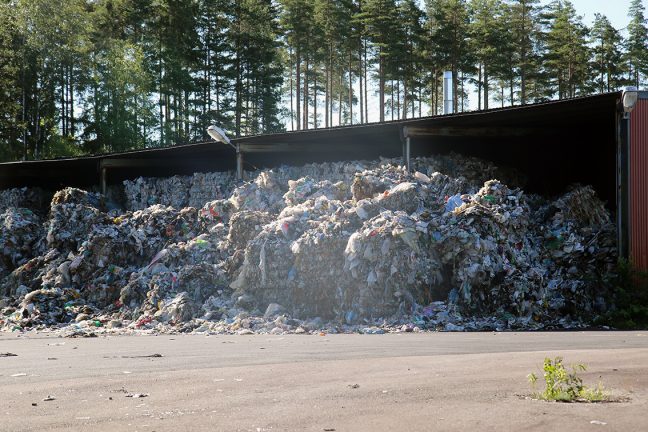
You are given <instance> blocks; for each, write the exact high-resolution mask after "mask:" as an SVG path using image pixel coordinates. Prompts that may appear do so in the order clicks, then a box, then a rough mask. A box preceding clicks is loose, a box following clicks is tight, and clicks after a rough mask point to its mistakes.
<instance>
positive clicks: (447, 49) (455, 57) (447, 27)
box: [426, 0, 474, 110]
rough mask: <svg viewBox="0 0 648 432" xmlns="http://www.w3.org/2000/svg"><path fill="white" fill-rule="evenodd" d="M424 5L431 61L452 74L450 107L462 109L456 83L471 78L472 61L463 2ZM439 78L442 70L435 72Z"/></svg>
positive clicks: (432, 0) (430, 0)
mask: <svg viewBox="0 0 648 432" xmlns="http://www.w3.org/2000/svg"><path fill="white" fill-rule="evenodd" d="M426 6H427V9H428V16H429V17H430V26H431V35H430V37H431V43H430V45H431V51H432V53H433V54H432V55H433V57H434V62H435V63H436V64H437V65H438V66H439V67H440V68H442V69H447V70H450V71H452V91H453V95H454V106H455V107H457V110H462V109H463V106H464V103H461V104H459V101H460V100H462V102H465V100H464V93H465V92H464V91H462V92H461V94H460V92H459V90H460V83H461V84H462V86H463V82H464V79H463V78H465V76H466V75H472V73H473V70H474V66H473V65H474V61H473V58H472V55H471V54H472V53H471V51H470V46H469V38H468V37H467V36H468V34H469V24H470V15H469V13H468V7H467V3H466V1H465V0H427V1H426ZM437 73H438V74H439V75H440V74H441V73H442V70H439V71H438V72H437Z"/></svg>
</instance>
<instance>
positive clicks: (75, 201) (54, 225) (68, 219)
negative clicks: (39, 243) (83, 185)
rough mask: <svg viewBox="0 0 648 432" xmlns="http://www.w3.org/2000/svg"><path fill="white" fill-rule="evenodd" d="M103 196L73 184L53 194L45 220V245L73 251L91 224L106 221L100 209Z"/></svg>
mask: <svg viewBox="0 0 648 432" xmlns="http://www.w3.org/2000/svg"><path fill="white" fill-rule="evenodd" d="M101 208H103V198H102V197H101V196H100V195H99V194H93V193H90V192H86V191H83V190H81V189H76V188H65V189H63V190H60V191H58V192H57V193H56V194H54V197H53V198H52V204H51V206H50V213H49V220H48V222H47V223H46V229H47V236H46V239H47V247H48V248H50V249H51V248H56V249H60V250H61V251H66V252H69V251H76V250H77V249H78V248H79V246H81V243H83V241H84V240H86V238H87V237H86V236H87V234H88V233H90V232H91V231H92V227H93V226H95V225H99V224H105V223H108V221H109V217H108V215H106V214H105V213H104V212H103V211H101Z"/></svg>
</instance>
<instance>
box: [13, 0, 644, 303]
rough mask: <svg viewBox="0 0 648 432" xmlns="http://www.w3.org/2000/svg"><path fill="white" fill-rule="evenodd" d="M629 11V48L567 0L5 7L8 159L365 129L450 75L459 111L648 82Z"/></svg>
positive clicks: (432, 104) (117, 0)
mask: <svg viewBox="0 0 648 432" xmlns="http://www.w3.org/2000/svg"><path fill="white" fill-rule="evenodd" d="M545 3H546V2H545ZM422 6H424V7H422ZM628 17H629V23H628V26H627V39H624V37H623V35H622V34H621V33H620V32H619V30H617V29H615V28H614V27H613V26H612V25H611V24H610V22H609V21H608V20H607V19H606V18H605V17H604V16H602V15H597V16H596V21H595V23H594V25H593V26H592V28H588V27H587V26H585V25H584V24H583V21H582V18H581V17H580V16H578V14H577V13H576V10H575V9H574V6H573V5H572V3H571V2H569V1H567V0H554V1H552V2H551V3H549V4H548V5H546V6H543V5H542V4H541V2H540V1H539V0H425V1H424V2H421V1H420V0H274V1H273V0H0V160H18V159H23V158H25V159H39V158H43V157H49V156H51V155H59V154H61V152H65V151H67V150H69V151H70V152H71V153H70V154H78V153H77V152H82V153H83V154H86V153H99V152H113V151H122V150H127V149H136V148H143V147H151V146H160V145H176V144H181V143H186V142H190V141H197V140H203V139H207V138H208V137H207V136H206V128H207V126H208V125H209V124H212V123H218V124H220V125H221V126H223V127H224V128H225V129H226V130H227V131H228V133H230V134H232V135H235V136H239V135H250V134H258V133H266V132H274V131H281V130H283V128H284V125H283V123H284V121H286V119H289V122H290V123H291V126H292V128H293V129H304V128H309V127H320V126H321V125H324V126H332V125H334V124H352V123H355V122H358V121H360V122H368V121H373V120H377V119H369V106H370V105H373V104H370V103H369V102H370V101H369V99H368V98H369V94H373V93H376V94H377V96H378V99H379V106H378V110H377V111H378V115H379V119H380V120H385V119H386V114H388V113H390V114H391V117H392V118H394V119H395V118H407V117H415V116H417V115H418V116H420V115H423V114H427V113H424V112H423V111H424V108H429V113H432V114H436V113H438V112H439V111H440V107H441V100H442V97H441V95H440V93H441V83H442V74H443V71H445V70H451V71H452V72H453V86H454V95H455V106H456V107H457V109H458V110H463V109H465V108H466V107H467V106H468V105H469V97H470V91H469V90H470V89H469V88H468V86H469V85H477V87H478V88H479V90H478V91H479V99H480V103H479V105H478V106H479V107H483V108H487V107H490V105H489V104H490V103H492V102H500V103H501V104H502V106H504V105H505V104H515V103H522V104H524V103H528V102H536V101H542V100H546V99H548V98H552V97H558V98H565V97H574V96H578V95H585V94H589V93H592V92H600V91H612V90H616V89H618V88H619V87H620V86H623V85H625V84H627V83H634V84H635V85H637V86H639V85H641V84H642V83H644V82H645V79H646V77H647V76H648V45H646V40H647V39H648V26H647V22H646V18H645V7H644V5H643V3H642V1H641V0H633V1H632V3H631V6H630V9H629V14H628ZM376 88H377V91H375V90H374V89H376ZM372 111H374V110H372ZM334 117H337V119H334ZM632 315H637V313H635V312H632Z"/></svg>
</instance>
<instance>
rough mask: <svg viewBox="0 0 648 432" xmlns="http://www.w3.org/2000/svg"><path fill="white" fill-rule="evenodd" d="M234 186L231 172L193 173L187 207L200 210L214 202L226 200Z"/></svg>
mask: <svg viewBox="0 0 648 432" xmlns="http://www.w3.org/2000/svg"><path fill="white" fill-rule="evenodd" d="M235 184H236V174H235V173H234V172H233V171H225V172H211V173H195V174H194V175H193V176H192V178H191V185H190V187H189V202H188V205H189V207H195V208H201V207H203V206H204V205H205V204H206V203H208V202H210V201H214V200H222V199H226V198H227V197H229V196H230V194H231V193H232V190H233V189H234V186H235Z"/></svg>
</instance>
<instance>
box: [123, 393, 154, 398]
mask: <svg viewBox="0 0 648 432" xmlns="http://www.w3.org/2000/svg"><path fill="white" fill-rule="evenodd" d="M125 396H126V397H127V398H133V399H139V398H145V397H149V394H148V393H128V394H127V395H125Z"/></svg>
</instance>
